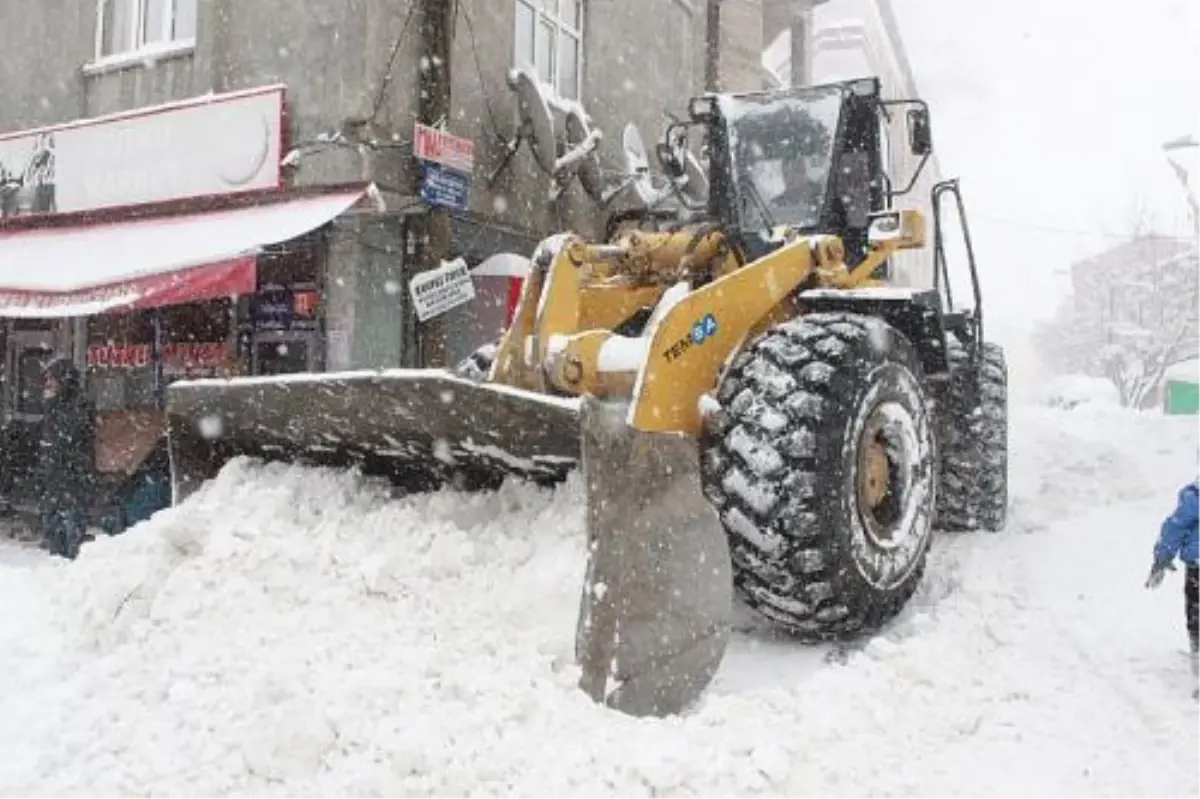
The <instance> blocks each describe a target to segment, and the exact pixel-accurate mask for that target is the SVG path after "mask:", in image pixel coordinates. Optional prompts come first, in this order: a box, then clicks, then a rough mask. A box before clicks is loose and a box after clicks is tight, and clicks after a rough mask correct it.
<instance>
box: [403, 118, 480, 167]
mask: <svg viewBox="0 0 1200 799" xmlns="http://www.w3.org/2000/svg"><path fill="white" fill-rule="evenodd" d="M413 155H415V156H416V157H417V158H418V159H420V160H421V161H432V162H434V163H436V164H441V165H442V166H446V167H449V168H450V169H456V170H458V171H459V172H466V173H467V174H470V173H471V171H472V170H474V169H475V142H473V141H471V140H470V139H464V138H463V137H461V136H455V135H453V134H450V133H447V132H446V131H444V130H438V129H437V128H431V127H429V126H428V125H422V124H421V123H420V122H417V123H414V124H413Z"/></svg>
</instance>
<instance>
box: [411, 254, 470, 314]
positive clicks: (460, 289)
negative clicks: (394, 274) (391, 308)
mask: <svg viewBox="0 0 1200 799" xmlns="http://www.w3.org/2000/svg"><path fill="white" fill-rule="evenodd" d="M408 291H409V294H410V295H411V296H412V302H413V308H414V309H415V310H416V312H417V319H419V320H420V321H422V322H424V321H425V320H427V319H432V318H433V317H435V316H440V315H441V314H444V313H445V312H446V311H449V310H451V309H453V308H457V307H458V306H460V305H463V304H465V303H468V302H470V301H471V300H473V299H475V284H474V283H473V282H472V281H471V270H470V269H469V268H468V267H467V262H466V261H464V260H463V259H462V258H456V259H454V260H453V261H443V262H442V265H441V266H439V267H438V268H437V269H430V270H429V271H427V272H421V273H420V274H418V275H414V276H413V278H412V279H411V280H410V281H409V282H408Z"/></svg>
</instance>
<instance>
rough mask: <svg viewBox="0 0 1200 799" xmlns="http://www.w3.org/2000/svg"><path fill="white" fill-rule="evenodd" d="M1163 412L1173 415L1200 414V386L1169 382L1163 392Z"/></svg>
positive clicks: (1177, 381) (1191, 383) (1186, 381)
mask: <svg viewBox="0 0 1200 799" xmlns="http://www.w3.org/2000/svg"><path fill="white" fill-rule="evenodd" d="M1163 398H1164V399H1163V411H1164V412H1166V413H1168V414H1172V415H1186V414H1197V413H1200V384H1198V383H1193V382H1191V381H1190V380H1168V381H1167V385H1166V388H1165V390H1164V391H1163Z"/></svg>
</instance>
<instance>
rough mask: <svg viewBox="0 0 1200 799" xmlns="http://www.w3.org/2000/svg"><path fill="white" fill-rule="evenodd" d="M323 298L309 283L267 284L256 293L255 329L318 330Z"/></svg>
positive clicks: (254, 306)
mask: <svg viewBox="0 0 1200 799" xmlns="http://www.w3.org/2000/svg"><path fill="white" fill-rule="evenodd" d="M319 300H320V297H319V295H318V294H317V292H316V290H315V289H313V288H310V287H308V286H303V285H298V286H291V287H283V286H264V287H263V288H262V289H260V290H259V292H258V293H257V294H255V296H254V302H253V313H252V315H253V322H254V328H255V329H256V330H260V331H264V330H316V329H317V328H318V327H319V320H318V319H317V306H318V304H319Z"/></svg>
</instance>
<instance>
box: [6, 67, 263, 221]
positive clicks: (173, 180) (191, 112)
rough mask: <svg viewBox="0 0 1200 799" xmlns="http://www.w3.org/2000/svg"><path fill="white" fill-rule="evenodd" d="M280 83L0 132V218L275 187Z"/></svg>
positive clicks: (94, 208)
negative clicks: (13, 131) (24, 129)
mask: <svg viewBox="0 0 1200 799" xmlns="http://www.w3.org/2000/svg"><path fill="white" fill-rule="evenodd" d="M284 94H285V89H284V87H283V86H268V87H264V88H259V89H251V90H248V91H243V92H233V93H230V94H221V95H210V96H207V97H197V98H194V99H190V100H186V101H183V102H179V103H171V104H168V105H161V106H154V107H151V108H143V109H138V110H136V111H131V112H127V113H122V114H114V115H111V116H105V117H96V118H93V119H84V120H79V121H77V122H72V123H68V124H65V125H56V126H53V127H48V128H40V129H38V130H32V131H28V132H23V133H12V134H6V135H0V218H2V217H13V216H24V215H29V214H38V213H69V212H73V211H92V210H97V209H101V208H111V207H115V206H123V205H138V204H142V203H153V202H163V201H168V200H179V199H184V198H188V197H198V196H205V195H214V194H231V193H237V192H244V191H253V190H262V189H271V188H275V187H278V186H279V185H280V158H281V153H280V149H281V146H282V140H283V110H284Z"/></svg>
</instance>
